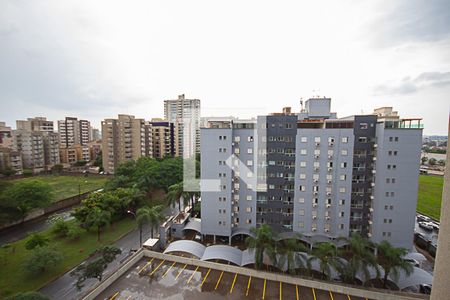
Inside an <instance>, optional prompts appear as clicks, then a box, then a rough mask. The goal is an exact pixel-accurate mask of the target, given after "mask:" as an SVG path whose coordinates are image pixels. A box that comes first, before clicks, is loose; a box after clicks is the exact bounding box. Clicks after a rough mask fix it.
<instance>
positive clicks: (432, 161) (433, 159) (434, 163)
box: [428, 157, 437, 166]
mask: <svg viewBox="0 0 450 300" xmlns="http://www.w3.org/2000/svg"><path fill="white" fill-rule="evenodd" d="M436 162H437V160H436V158H433V157H432V158H430V159H429V160H428V165H429V166H434V165H436Z"/></svg>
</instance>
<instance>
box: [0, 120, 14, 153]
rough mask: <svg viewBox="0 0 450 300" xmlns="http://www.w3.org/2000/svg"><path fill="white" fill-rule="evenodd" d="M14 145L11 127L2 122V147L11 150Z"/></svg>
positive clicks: (0, 144)
mask: <svg viewBox="0 0 450 300" xmlns="http://www.w3.org/2000/svg"><path fill="white" fill-rule="evenodd" d="M12 145H13V139H12V130H11V127H9V126H6V123H5V122H0V147H6V148H11V147H12Z"/></svg>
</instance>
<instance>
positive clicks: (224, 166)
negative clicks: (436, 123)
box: [201, 98, 422, 248]
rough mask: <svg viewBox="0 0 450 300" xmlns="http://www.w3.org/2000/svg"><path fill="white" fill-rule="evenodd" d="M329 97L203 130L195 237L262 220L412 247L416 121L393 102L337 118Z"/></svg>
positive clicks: (286, 228)
mask: <svg viewBox="0 0 450 300" xmlns="http://www.w3.org/2000/svg"><path fill="white" fill-rule="evenodd" d="M330 106H331V99H328V98H314V99H310V100H308V101H306V105H305V108H304V109H303V108H302V110H301V111H300V113H292V112H291V110H290V108H285V109H283V112H281V113H274V114H272V115H268V116H260V117H258V119H257V122H254V121H253V122H247V123H245V122H241V121H238V120H230V121H216V122H214V121H211V122H210V124H208V126H207V127H206V128H202V130H201V139H202V141H204V142H203V143H202V144H201V159H202V164H201V179H202V183H201V193H202V202H201V205H202V234H207V235H219V236H225V237H229V238H231V237H232V236H234V235H235V234H239V233H245V232H247V234H248V231H249V228H250V227H253V226H259V225H261V224H268V225H270V226H271V227H272V228H274V229H275V230H276V231H277V232H286V234H289V232H293V233H295V232H299V233H302V234H304V235H306V236H312V235H322V236H328V237H329V238H331V239H334V238H337V237H341V236H343V237H346V236H349V235H350V234H351V233H354V232H356V233H360V234H361V235H363V236H365V237H368V238H371V239H372V240H374V241H376V242H379V241H381V240H388V241H389V242H391V243H392V244H393V245H395V246H401V247H406V248H411V247H412V242H413V232H414V218H415V207H416V202H417V189H418V173H419V161H420V148H421V139H422V125H421V124H420V119H400V118H399V117H398V115H396V113H395V112H393V113H390V112H389V109H390V111H391V112H392V108H383V110H382V111H380V110H376V111H375V112H374V114H371V115H358V116H351V117H347V118H341V119H338V118H337V116H336V113H332V112H331V111H330Z"/></svg>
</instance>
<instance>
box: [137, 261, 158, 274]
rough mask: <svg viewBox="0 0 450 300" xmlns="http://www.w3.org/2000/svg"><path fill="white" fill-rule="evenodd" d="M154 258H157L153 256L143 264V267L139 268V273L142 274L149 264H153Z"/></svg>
mask: <svg viewBox="0 0 450 300" xmlns="http://www.w3.org/2000/svg"><path fill="white" fill-rule="evenodd" d="M154 259H155V258H154V257H153V258H152V259H151V260H150V261H149V262H148V263H146V264H145V266H143V267H142V269H140V270H139V272H138V274H141V272H142V271H143V270H144V269H145V268H146V267H147V266H148V265H149V264H151V263H152V261H153V260H154Z"/></svg>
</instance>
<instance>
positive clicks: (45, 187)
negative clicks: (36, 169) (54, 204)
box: [0, 180, 53, 222]
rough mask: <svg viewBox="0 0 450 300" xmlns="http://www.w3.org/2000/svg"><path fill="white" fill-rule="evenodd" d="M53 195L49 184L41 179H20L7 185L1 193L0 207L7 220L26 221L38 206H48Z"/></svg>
mask: <svg viewBox="0 0 450 300" xmlns="http://www.w3.org/2000/svg"><path fill="white" fill-rule="evenodd" d="M52 197H53V194H52V189H51V187H50V185H49V184H47V183H45V182H42V181H39V180H27V181H20V182H18V183H16V184H12V185H9V186H7V187H6V189H5V191H4V192H2V193H1V195H0V208H1V210H2V212H3V213H4V217H5V218H6V220H7V221H12V220H19V219H20V220H22V222H24V221H25V217H26V216H27V214H28V213H29V212H30V211H32V210H33V209H36V208H44V207H46V206H48V205H49V204H50V202H51V199H52Z"/></svg>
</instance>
